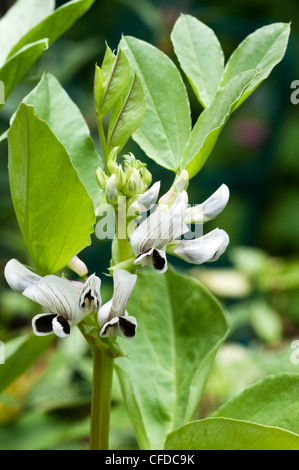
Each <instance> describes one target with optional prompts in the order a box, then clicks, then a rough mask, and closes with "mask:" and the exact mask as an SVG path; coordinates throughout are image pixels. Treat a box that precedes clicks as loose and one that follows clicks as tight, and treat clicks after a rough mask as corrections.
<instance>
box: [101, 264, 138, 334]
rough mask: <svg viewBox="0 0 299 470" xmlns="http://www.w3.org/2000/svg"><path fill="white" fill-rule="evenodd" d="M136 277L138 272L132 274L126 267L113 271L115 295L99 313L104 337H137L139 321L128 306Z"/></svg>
mask: <svg viewBox="0 0 299 470" xmlns="http://www.w3.org/2000/svg"><path fill="white" fill-rule="evenodd" d="M136 279H137V276H136V274H130V273H129V272H128V271H125V270H124V269H117V270H115V271H114V272H113V284H114V292H113V297H112V299H111V300H109V302H107V303H106V304H104V305H103V306H102V307H101V308H100V310H99V313H98V322H99V324H100V326H101V330H100V336H101V337H102V338H105V337H107V336H112V337H116V336H117V335H119V336H121V337H123V338H127V339H133V338H134V337H135V335H136V329H137V321H136V318H135V317H132V316H130V315H129V314H128V312H127V310H126V308H127V304H128V301H129V298H130V295H131V292H132V290H133V289H134V286H135V283H136Z"/></svg>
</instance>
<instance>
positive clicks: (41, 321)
mask: <svg viewBox="0 0 299 470" xmlns="http://www.w3.org/2000/svg"><path fill="white" fill-rule="evenodd" d="M56 317H57V315H56V314H55V313H40V314H39V315H35V317H33V319H32V328H33V332H34V334H36V335H37V336H46V335H50V334H51V333H53V320H54V318H56Z"/></svg>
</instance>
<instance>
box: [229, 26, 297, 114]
mask: <svg viewBox="0 0 299 470" xmlns="http://www.w3.org/2000/svg"><path fill="white" fill-rule="evenodd" d="M289 34H290V25H289V24H287V23H274V24H270V25H268V26H264V27H263V28H260V29H258V30H256V31H255V32H254V33H252V34H250V35H249V36H247V38H246V39H244V41H243V42H242V43H241V44H240V45H239V47H238V48H237V49H236V50H235V51H234V52H233V54H232V55H231V57H230V59H229V60H228V62H227V64H226V67H225V71H224V74H223V79H222V86H223V85H225V84H227V83H228V82H229V81H230V80H231V79H232V78H233V77H235V76H236V75H239V74H240V73H241V72H245V71H246V70H252V69H256V70H259V71H260V73H259V75H258V76H256V77H255V79H254V80H252V82H251V84H250V86H249V87H248V88H247V90H246V93H244V95H243V96H242V97H241V98H240V100H239V103H238V105H240V104H241V103H242V102H243V101H244V100H245V99H246V98H247V97H248V96H249V95H250V94H251V93H252V92H253V91H254V90H255V89H256V88H257V87H258V86H259V85H260V84H261V82H262V81H263V80H265V78H267V77H268V76H269V75H270V73H271V71H272V69H273V68H274V67H275V65H277V64H278V63H279V62H280V61H281V60H282V58H283V56H284V54H285V51H286V47H287V44H288V39H289Z"/></svg>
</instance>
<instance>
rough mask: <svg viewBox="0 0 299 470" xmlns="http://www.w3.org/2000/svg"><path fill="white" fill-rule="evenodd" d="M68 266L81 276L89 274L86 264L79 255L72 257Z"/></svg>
mask: <svg viewBox="0 0 299 470" xmlns="http://www.w3.org/2000/svg"><path fill="white" fill-rule="evenodd" d="M67 266H68V268H70V269H71V270H72V271H74V273H76V274H78V275H79V276H80V277H84V276H86V275H87V274H88V269H87V266H86V264H85V263H84V262H83V261H82V260H81V259H80V258H78V256H74V258H72V259H71V261H70V262H69V263H68V265H67Z"/></svg>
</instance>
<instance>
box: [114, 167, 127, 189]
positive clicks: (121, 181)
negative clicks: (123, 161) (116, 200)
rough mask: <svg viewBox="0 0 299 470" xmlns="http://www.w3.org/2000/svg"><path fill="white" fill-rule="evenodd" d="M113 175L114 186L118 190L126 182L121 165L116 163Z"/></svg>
mask: <svg viewBox="0 0 299 470" xmlns="http://www.w3.org/2000/svg"><path fill="white" fill-rule="evenodd" d="M115 176H116V187H117V189H118V190H119V191H120V190H122V189H123V187H124V186H125V184H126V182H127V178H126V175H125V172H124V170H123V169H122V166H121V165H117V168H116V171H115Z"/></svg>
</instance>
